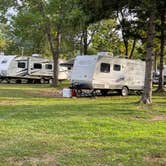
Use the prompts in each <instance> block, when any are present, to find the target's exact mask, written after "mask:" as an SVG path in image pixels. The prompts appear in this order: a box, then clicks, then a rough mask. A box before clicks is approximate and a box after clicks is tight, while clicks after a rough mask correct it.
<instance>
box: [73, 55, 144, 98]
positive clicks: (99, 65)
mask: <svg viewBox="0 0 166 166" xmlns="http://www.w3.org/2000/svg"><path fill="white" fill-rule="evenodd" d="M144 79H145V62H143V61H141V60H130V59H124V58H117V57H111V56H102V55H92V56H89V55H85V56H77V57H76V59H75V62H74V67H73V70H72V74H71V87H72V88H75V89H77V90H82V89H90V90H94V91H95V90H100V92H101V93H102V94H103V95H106V94H107V93H108V91H109V90H116V91H120V92H121V94H122V95H123V96H125V95H128V93H129V91H130V90H134V91H142V90H143V87H144Z"/></svg>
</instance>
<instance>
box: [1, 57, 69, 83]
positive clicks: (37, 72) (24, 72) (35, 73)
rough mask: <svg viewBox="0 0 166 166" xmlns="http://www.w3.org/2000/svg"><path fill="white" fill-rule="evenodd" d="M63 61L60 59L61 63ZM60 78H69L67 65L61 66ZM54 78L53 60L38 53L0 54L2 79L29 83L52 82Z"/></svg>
mask: <svg viewBox="0 0 166 166" xmlns="http://www.w3.org/2000/svg"><path fill="white" fill-rule="evenodd" d="M61 62H63V60H60V61H59V63H61ZM58 74H59V75H58V79H59V80H60V81H61V80H65V79H68V70H67V68H66V67H62V66H59V73H58ZM52 78H53V62H52V61H51V60H49V59H45V58H42V57H40V56H37V55H33V56H31V57H26V56H20V57H19V56H16V55H4V56H0V80H1V81H3V80H5V81H7V82H14V81H15V82H21V81H22V80H24V81H25V82H26V81H27V82H29V83H46V82H51V81H52Z"/></svg>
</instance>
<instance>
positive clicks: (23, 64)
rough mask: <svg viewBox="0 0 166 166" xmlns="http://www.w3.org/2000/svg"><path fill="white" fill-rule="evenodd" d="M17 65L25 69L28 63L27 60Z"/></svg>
mask: <svg viewBox="0 0 166 166" xmlns="http://www.w3.org/2000/svg"><path fill="white" fill-rule="evenodd" d="M17 67H18V68H21V69H25V68H26V63H25V62H18V64H17Z"/></svg>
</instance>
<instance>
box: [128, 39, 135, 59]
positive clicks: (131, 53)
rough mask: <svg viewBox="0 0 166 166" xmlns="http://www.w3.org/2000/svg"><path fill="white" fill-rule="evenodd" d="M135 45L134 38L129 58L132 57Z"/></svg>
mask: <svg viewBox="0 0 166 166" xmlns="http://www.w3.org/2000/svg"><path fill="white" fill-rule="evenodd" d="M135 45H136V39H135V38H134V41H133V45H132V49H131V52H130V56H129V59H132V58H133V53H134V49H135Z"/></svg>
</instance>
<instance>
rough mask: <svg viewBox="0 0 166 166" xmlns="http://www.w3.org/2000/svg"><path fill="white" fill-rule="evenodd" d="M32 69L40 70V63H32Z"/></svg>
mask: <svg viewBox="0 0 166 166" xmlns="http://www.w3.org/2000/svg"><path fill="white" fill-rule="evenodd" d="M33 68H34V69H42V64H41V63H34V64H33Z"/></svg>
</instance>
